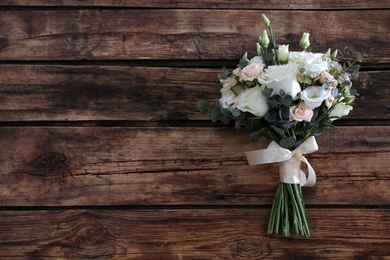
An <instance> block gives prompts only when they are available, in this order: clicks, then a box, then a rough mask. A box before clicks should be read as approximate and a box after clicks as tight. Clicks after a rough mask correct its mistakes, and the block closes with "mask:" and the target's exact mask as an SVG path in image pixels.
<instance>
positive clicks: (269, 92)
mask: <svg viewBox="0 0 390 260" xmlns="http://www.w3.org/2000/svg"><path fill="white" fill-rule="evenodd" d="M272 92H273V90H272V89H270V88H264V89H263V90H262V91H261V94H263V96H264V97H266V98H270V97H271V95H272Z"/></svg>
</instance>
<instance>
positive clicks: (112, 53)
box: [0, 9, 390, 63]
mask: <svg viewBox="0 0 390 260" xmlns="http://www.w3.org/2000/svg"><path fill="white" fill-rule="evenodd" d="M262 13H263V11H261V12H260V11H256V10H184V9H129V10H10V11H0V31H1V32H2V33H1V37H0V50H1V51H0V60H82V59H86V60H139V59H141V60H149V59H152V60H161V59H175V60H193V59H195V60H199V59H200V60H215V59H234V60H237V59H239V58H240V57H241V56H242V55H243V53H244V52H246V51H248V52H249V53H250V54H252V55H253V54H254V53H255V52H256V46H255V44H256V41H257V39H258V35H260V34H261V33H262V30H264V29H265V27H264V25H263V24H262V21H261V18H260V17H261V14H262ZM266 13H267V15H268V17H269V18H270V19H271V21H272V23H273V24H275V25H277V26H275V28H274V29H275V34H276V35H277V38H278V43H280V44H281V43H290V49H291V50H294V49H295V50H300V48H299V40H300V38H301V35H302V33H303V30H304V31H307V32H309V33H310V34H311V42H312V45H311V48H312V50H313V51H315V52H325V51H326V50H328V48H332V49H333V50H335V49H339V55H340V58H342V59H354V58H356V55H357V53H358V52H361V53H362V55H363V59H364V61H365V62H366V63H389V62H390V56H388V55H384V54H386V53H389V52H390V50H389V48H390V47H389V45H388V37H387V36H388V33H389V26H388V21H389V18H390V14H389V12H388V10H359V11H356V10H350V11H337V12H327V11H294V12H280V11H267V12H266ZM302 17H304V18H305V19H302ZM329 21H332V24H333V25H334V26H333V25H331V26H329ZM313 24H316V27H315V28H314V27H313ZM249 25H250V26H249ZM292 25H294V26H292ZM317 28H321V30H318V29H317ZM341 28H342V29H341ZM232 46H234V47H232Z"/></svg>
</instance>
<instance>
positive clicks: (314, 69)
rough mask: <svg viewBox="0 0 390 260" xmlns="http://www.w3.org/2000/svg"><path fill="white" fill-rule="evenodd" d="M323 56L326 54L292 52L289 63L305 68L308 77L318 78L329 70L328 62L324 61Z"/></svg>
mask: <svg viewBox="0 0 390 260" xmlns="http://www.w3.org/2000/svg"><path fill="white" fill-rule="evenodd" d="M323 56H324V54H322V53H311V52H304V51H302V52H294V51H291V52H290V54H289V62H292V63H296V64H298V65H301V66H303V67H305V69H306V75H309V76H311V75H313V76H314V77H316V76H317V75H318V74H320V73H321V72H322V71H324V70H328V69H329V64H328V62H327V61H326V60H325V61H324V60H322V57H323ZM314 77H313V78H314Z"/></svg>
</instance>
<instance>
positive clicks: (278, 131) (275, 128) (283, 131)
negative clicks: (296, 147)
mask: <svg viewBox="0 0 390 260" xmlns="http://www.w3.org/2000/svg"><path fill="white" fill-rule="evenodd" d="M271 128H272V129H273V130H274V131H275V132H277V133H278V134H280V135H283V134H284V133H285V132H286V131H285V130H284V129H282V128H280V127H277V126H276V125H271Z"/></svg>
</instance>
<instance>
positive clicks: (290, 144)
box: [279, 136, 297, 149]
mask: <svg viewBox="0 0 390 260" xmlns="http://www.w3.org/2000/svg"><path fill="white" fill-rule="evenodd" d="M279 144H280V146H281V147H283V148H286V149H292V148H295V147H296V145H297V141H296V140H295V138H294V137H292V136H289V137H286V138H282V139H280V142H279Z"/></svg>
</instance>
